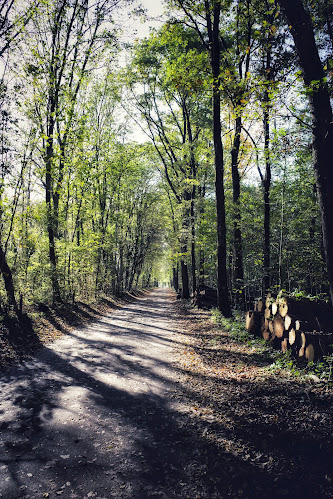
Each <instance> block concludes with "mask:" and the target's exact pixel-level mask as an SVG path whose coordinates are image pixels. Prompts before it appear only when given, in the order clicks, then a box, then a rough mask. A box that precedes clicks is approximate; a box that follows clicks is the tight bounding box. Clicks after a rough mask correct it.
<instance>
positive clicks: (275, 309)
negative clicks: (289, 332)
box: [272, 301, 279, 315]
mask: <svg viewBox="0 0 333 499" xmlns="http://www.w3.org/2000/svg"><path fill="white" fill-rule="evenodd" d="M278 309H279V304H278V302H277V301H274V302H273V303H272V315H276V314H277V313H278Z"/></svg>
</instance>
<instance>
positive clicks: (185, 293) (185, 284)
mask: <svg viewBox="0 0 333 499" xmlns="http://www.w3.org/2000/svg"><path fill="white" fill-rule="evenodd" d="M186 252H187V246H183V247H182V253H186ZM180 268H181V275H182V298H185V299H187V298H189V297H190V288H189V280H188V267H187V264H186V262H185V261H184V259H182V260H181V261H180Z"/></svg>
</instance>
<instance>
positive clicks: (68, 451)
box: [0, 289, 185, 499]
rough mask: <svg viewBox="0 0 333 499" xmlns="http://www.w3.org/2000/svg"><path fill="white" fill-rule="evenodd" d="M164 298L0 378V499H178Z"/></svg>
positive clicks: (130, 308)
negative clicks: (46, 498)
mask: <svg viewBox="0 0 333 499" xmlns="http://www.w3.org/2000/svg"><path fill="white" fill-rule="evenodd" d="M172 297H173V301H174V294H172V293H171V291H170V290H168V289H158V290H155V291H153V292H151V293H148V294H147V295H146V296H145V297H143V298H140V299H138V300H136V301H135V302H134V303H131V304H128V305H126V306H124V307H122V308H121V309H119V310H117V311H116V312H112V313H111V314H108V315H106V316H104V317H102V318H101V319H100V320H98V321H97V322H94V323H92V324H90V325H88V326H85V327H82V328H79V329H76V330H73V331H72V332H71V333H70V334H69V335H67V336H64V337H63V338H61V339H60V340H58V341H56V342H54V343H52V344H50V345H48V346H47V347H46V348H44V349H43V350H42V351H41V352H40V353H39V354H38V356H37V358H36V359H33V360H30V361H27V362H25V363H24V364H23V365H21V366H18V367H15V368H13V369H12V370H11V371H10V372H9V373H7V375H5V376H3V377H2V379H1V383H0V392H1V399H0V401H1V404H0V429H1V439H0V497H5V498H6V499H9V498H17V497H26V498H34V499H37V498H39V497H41V498H42V497H57V496H60V495H61V496H62V497H69V498H72V497H73V498H84V497H98V498H104V497H105V498H110V497H117V498H127V497H131V498H132V497H133V498H141V497H142V498H144V497H165V495H164V494H165V491H166V490H170V497H179V494H180V492H179V493H178V492H177V490H176V489H177V487H182V485H180V483H182V479H184V478H185V477H184V476H183V475H184V473H183V467H184V466H183V464H184V463H182V461H181V455H182V454H183V444H184V441H183V435H181V433H182V426H183V423H181V422H178V420H177V417H176V416H177V412H178V409H179V408H180V407H179V403H178V402H176V399H175V398H172V394H173V393H174V392H175V391H177V389H176V384H177V380H178V374H177V369H176V360H175V358H176V356H175V351H176V350H177V341H176V338H175V334H174V330H175V321H174V319H173V317H172V312H173V309H172ZM176 406H177V407H178V409H176ZM171 482H172V483H175V484H176V485H175V489H174V487H171V489H170V488H169V486H170V484H171ZM172 489H174V490H173V492H171V490H172Z"/></svg>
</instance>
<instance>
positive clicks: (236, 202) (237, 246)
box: [231, 116, 244, 305]
mask: <svg viewBox="0 0 333 499" xmlns="http://www.w3.org/2000/svg"><path fill="white" fill-rule="evenodd" d="M241 130H242V118H241V116H237V117H236V120H235V135H234V140H233V146H232V150H231V174H232V195H233V208H234V254H235V264H234V285H233V287H234V290H233V291H234V293H235V303H236V305H240V304H241V303H242V302H243V296H242V290H243V284H244V268H243V245H242V232H241V211H240V178H239V171H238V156H239V149H240V138H241Z"/></svg>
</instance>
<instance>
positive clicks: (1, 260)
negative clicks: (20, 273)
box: [0, 245, 20, 317]
mask: <svg viewBox="0 0 333 499" xmlns="http://www.w3.org/2000/svg"><path fill="white" fill-rule="evenodd" d="M0 271H1V274H2V277H3V280H4V283H5V289H6V294H7V300H8V303H9V306H11V307H13V309H14V311H15V313H16V315H17V317H19V316H20V312H19V309H18V306H17V302H16V298H15V290H14V283H13V275H12V271H11V270H10V268H9V265H8V263H7V260H6V255H5V253H4V251H3V249H2V246H1V245H0Z"/></svg>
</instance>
